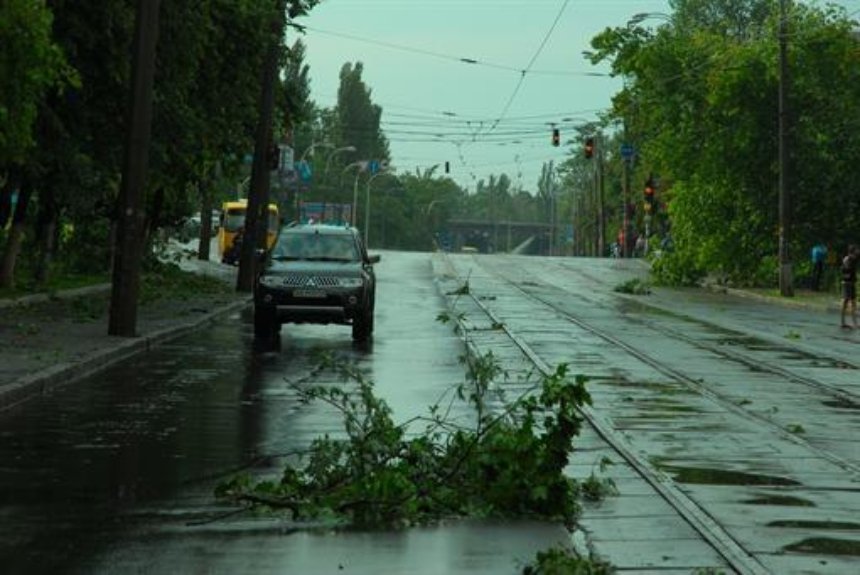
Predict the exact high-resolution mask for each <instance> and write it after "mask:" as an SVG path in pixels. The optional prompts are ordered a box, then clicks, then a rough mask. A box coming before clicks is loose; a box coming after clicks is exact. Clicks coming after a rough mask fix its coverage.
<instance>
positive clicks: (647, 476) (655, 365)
mask: <svg viewBox="0 0 860 575" xmlns="http://www.w3.org/2000/svg"><path fill="white" fill-rule="evenodd" d="M473 262H474V264H475V265H476V266H479V267H480V269H481V270H483V271H484V272H485V273H488V274H491V275H492V276H493V277H494V278H496V279H497V280H499V281H501V282H503V285H504V286H507V287H508V288H510V289H512V290H514V291H515V292H516V293H518V294H520V295H522V296H525V297H526V298H527V299H529V300H530V301H532V302H535V303H537V304H538V305H540V306H543V307H545V308H547V309H550V310H552V312H553V313H554V314H555V315H556V316H558V317H559V318H561V319H563V321H564V322H567V323H569V324H570V325H573V326H576V328H578V329H579V330H583V331H585V332H588V333H590V334H591V335H592V336H594V337H596V338H599V339H600V340H602V341H604V342H605V343H607V344H609V345H610V346H612V347H613V348H615V349H618V350H619V351H622V352H623V353H624V354H626V355H628V356H630V357H633V358H635V359H636V360H638V361H640V362H642V363H643V364H646V365H648V366H650V367H651V368H652V369H654V370H655V371H657V372H659V373H660V374H662V375H663V376H665V377H667V378H669V379H671V380H672V381H675V382H678V383H680V384H682V385H684V386H686V387H687V388H689V389H690V390H691V391H693V392H695V393H697V394H699V395H701V396H702V397H704V398H706V399H707V400H709V401H711V402H713V403H714V404H716V405H719V406H720V408H722V409H723V410H725V412H727V413H729V414H731V416H732V417H738V418H742V419H743V420H744V421H746V422H749V423H751V424H753V425H756V426H759V427H763V428H765V429H766V433H767V434H769V435H770V436H772V437H776V438H779V440H782V441H785V442H788V443H790V444H792V445H794V446H796V447H798V448H800V449H802V450H805V451H808V452H810V453H812V454H814V455H815V456H816V457H818V458H821V459H823V460H826V461H827V462H829V463H830V464H832V465H834V466H836V467H837V468H839V469H841V470H842V471H843V472H845V473H847V474H849V475H853V476H854V481H857V475H858V474H860V465H858V464H857V463H855V462H853V461H848V460H846V459H845V458H843V457H840V456H839V455H836V454H834V453H832V452H830V451H828V450H826V449H822V448H819V447H817V446H815V445H812V444H811V443H809V442H808V441H806V440H805V439H804V438H802V437H799V436H798V435H797V434H794V433H790V432H788V431H787V430H786V429H784V428H783V427H781V426H780V425H778V424H776V423H775V422H773V421H772V420H770V419H769V418H767V417H764V416H762V415H761V414H759V413H756V412H754V411H751V410H748V409H745V408H744V406H742V405H738V404H737V402H736V401H734V400H733V399H732V398H730V397H726V396H724V395H722V394H720V393H718V392H715V391H714V390H712V389H710V388H709V387H708V386H707V385H705V384H703V383H702V381H700V379H699V378H696V377H694V376H691V375H689V374H686V373H684V372H683V371H681V370H679V369H676V368H674V367H672V366H669V365H667V364H666V363H665V362H662V361H660V360H659V359H656V358H654V357H652V356H651V355H649V354H648V353H647V352H645V351H643V350H641V349H637V348H636V347H635V346H634V345H631V344H630V343H627V342H625V341H622V340H621V339H620V338H618V337H615V336H614V335H612V334H610V333H608V332H606V331H605V330H603V329H600V328H598V327H596V326H594V325H591V324H590V323H589V322H586V321H584V320H583V319H581V318H577V317H575V316H574V315H573V314H571V313H570V312H569V311H568V310H567V309H564V308H563V307H561V306H559V305H557V304H555V303H554V302H552V301H549V300H548V299H547V298H545V297H542V296H541V295H539V294H537V293H535V292H536V291H539V290H540V289H542V288H547V287H549V288H553V289H560V290H562V291H567V290H566V289H565V288H564V287H561V286H558V285H554V284H552V283H538V282H535V281H534V278H533V277H532V278H531V281H530V282H528V286H529V287H528V289H527V288H526V287H523V286H522V285H520V283H518V282H517V281H516V280H515V279H511V278H510V277H508V276H506V275H504V274H502V273H500V272H499V271H498V270H496V269H494V268H493V267H491V266H488V265H485V263H484V262H482V261H481V260H480V258H473ZM452 269H453V266H452ZM458 277H460V276H458ZM461 279H462V277H461ZM494 285H495V286H496V287H498V284H494ZM532 287H534V288H536V289H532ZM576 295H577V296H578V297H579V298H581V299H582V300H584V301H586V302H588V304H590V305H592V306H594V305H605V300H604V301H603V302H601V301H599V300H598V299H596V298H589V297H587V296H583V295H582V294H581V293H579V294H576ZM468 296H469V298H470V300H471V301H472V302H473V304H474V305H475V306H476V307H477V308H479V309H480V310H481V311H482V313H484V314H485V315H486V316H487V318H489V321H490V322H491V324H492V325H493V326H498V328H500V329H501V331H502V332H503V333H504V334H505V335H506V337H507V338H509V339H510V341H512V342H513V343H514V344H515V345H516V347H517V348H518V349H519V350H521V352H522V354H523V355H524V356H525V357H527V358H528V359H529V361H530V362H531V363H532V364H533V365H534V366H535V367H536V368H537V369H538V370H539V371H540V372H541V373H543V374H549V373H550V372H551V371H552V368H551V366H550V362H549V361H548V360H547V359H545V358H544V357H542V356H541V354H540V353H539V352H538V351H536V350H535V348H534V346H533V345H531V344H530V343H529V341H528V336H523V335H521V334H519V333H517V330H516V328H514V327H512V326H511V325H510V324H509V323H508V322H507V321H506V320H505V318H503V317H501V316H499V315H498V314H497V313H495V312H494V311H493V309H491V306H490V305H489V304H488V301H489V302H492V301H494V299H495V298H486V297H481V296H480V295H479V294H477V293H473V292H471V291H469V292H468ZM636 323H637V325H641V326H642V327H643V328H648V329H653V330H655V331H657V332H658V333H660V334H661V335H663V336H664V337H669V338H675V339H678V340H680V341H684V342H685V343H686V344H687V345H691V346H693V347H696V348H698V349H700V350H702V351H707V352H710V353H714V354H716V355H719V356H720V357H722V358H725V359H730V360H732V361H735V362H738V363H741V364H745V365H748V366H750V367H753V365H752V364H753V363H754V364H755V365H754V366H755V367H756V368H757V369H759V370H761V369H768V370H769V372H770V373H771V374H773V375H775V376H779V377H784V378H787V379H790V380H792V381H794V382H795V383H798V384H801V385H807V386H809V387H810V388H813V389H815V390H817V391H820V392H825V393H828V394H830V395H831V396H832V397H835V398H837V399H838V400H839V401H842V402H851V403H853V402H856V396H855V395H854V394H852V393H850V392H846V391H845V390H841V389H838V388H834V387H833V386H830V385H828V384H826V383H824V382H818V381H816V380H814V379H813V378H809V377H806V376H802V375H799V374H796V373H792V372H791V371H789V370H786V369H783V368H779V367H778V366H774V365H768V366H764V367H763V366H762V364H761V362H757V361H755V360H753V359H750V358H745V357H743V356H742V355H741V354H735V353H732V352H729V351H728V350H724V349H719V348H718V347H717V346H712V345H707V344H701V345H699V344H700V343H701V342H697V341H696V340H695V339H694V338H691V337H689V336H687V335H685V334H683V333H680V332H678V331H677V330H673V329H671V328H667V327H666V326H660V325H657V324H652V323H650V322H648V321H645V320H636ZM721 329H724V328H721ZM582 416H583V417H584V419H585V420H586V421H587V422H588V423H589V425H590V426H591V427H592V428H593V429H594V430H595V431H596V432H597V434H598V435H599V436H600V437H601V438H602V439H603V440H604V441H605V442H607V444H609V446H610V447H611V448H612V449H613V450H614V451H615V453H617V454H618V456H619V457H620V458H621V459H622V460H624V461H625V462H627V463H628V464H629V465H630V466H631V467H632V468H633V469H634V470H635V471H636V472H637V473H638V474H639V475H640V476H641V477H642V478H643V479H644V480H645V481H646V482H647V483H648V484H649V485H651V486H652V488H653V489H654V490H655V491H656V492H657V493H658V494H659V495H660V497H662V498H663V499H664V500H665V501H666V502H667V503H668V504H669V505H670V506H671V507H672V508H673V509H674V510H675V511H676V512H677V513H678V515H679V516H680V517H682V518H683V519H684V521H686V522H687V523H688V524H689V525H690V526H691V527H692V528H693V529H694V530H695V531H696V532H697V533H698V534H699V535H700V536H701V537H702V539H703V540H705V541H706V542H707V543H708V544H709V545H710V546H711V547H712V548H713V549H714V550H715V551H716V552H717V553H718V554H719V555H720V556H721V557H722V558H724V559H725V561H726V562H727V564H728V565H729V566H730V567H731V569H733V570H735V571H736V572H737V573H774V572H776V571H773V570H771V569H769V568H768V567H767V566H766V565H765V564H764V563H762V561H760V560H759V558H758V557H757V554H756V553H755V552H753V551H751V550H750V549H748V548H747V547H746V546H745V545H744V543H743V542H742V541H739V540H738V538H737V537H736V536H735V535H734V534H733V533H732V531H731V529H727V528H726V527H725V526H724V525H723V524H722V523H721V521H720V520H719V518H718V517H717V516H715V515H714V514H712V512H711V511H710V510H709V509H708V507H707V506H703V505H702V504H700V502H698V501H697V500H696V499H695V498H694V497H692V496H690V495H689V494H688V493H687V492H686V491H685V490H684V489H682V488H680V487H679V486H678V485H677V484H676V483H674V482H672V481H667V478H666V477H665V475H663V474H662V473H661V472H660V471H659V470H657V469H655V468H654V467H653V466H652V464H651V462H649V461H648V460H647V459H646V458H644V457H642V456H641V455H640V454H638V453H637V452H636V451H635V450H634V449H633V448H632V446H631V445H630V444H629V442H628V441H627V439H626V438H625V437H624V436H623V434H621V433H619V432H618V431H617V430H616V429H614V428H613V426H612V425H611V422H608V421H606V420H605V419H604V418H602V417H600V416H599V415H598V414H596V413H595V412H594V410H592V409H590V408H587V407H586V408H584V409H583V410H582Z"/></svg>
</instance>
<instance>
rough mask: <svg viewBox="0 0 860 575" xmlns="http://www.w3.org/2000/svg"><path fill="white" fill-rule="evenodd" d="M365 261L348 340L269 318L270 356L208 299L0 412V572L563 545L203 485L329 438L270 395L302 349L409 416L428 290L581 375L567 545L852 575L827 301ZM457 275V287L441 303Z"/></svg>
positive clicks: (417, 391)
mask: <svg viewBox="0 0 860 575" xmlns="http://www.w3.org/2000/svg"><path fill="white" fill-rule="evenodd" d="M382 255H383V258H382V262H381V264H380V265H379V266H378V267H377V273H378V277H379V292H378V296H377V301H378V305H377V317H376V330H377V331H376V334H375V338H374V341H373V343H372V344H371V345H364V346H362V345H354V344H353V343H352V341H351V334H350V330H349V328H348V327H344V326H292V325H285V326H284V327H283V330H282V338H281V341H280V345H279V346H278V347H277V348H275V349H272V350H269V351H260V350H255V349H254V345H253V342H252V335H251V332H252V329H251V324H250V314H249V311H248V310H247V309H244V310H242V311H233V312H231V313H230V314H229V315H226V316H222V317H220V319H214V320H212V321H210V322H207V323H206V324H205V325H204V327H203V328H202V329H198V330H197V331H195V332H193V333H191V334H188V335H185V336H183V337H180V338H178V339H174V340H172V341H170V342H169V343H166V344H163V345H159V346H158V347H156V348H155V349H152V350H150V351H148V352H146V353H145V354H144V355H138V356H136V357H135V358H133V359H131V360H128V361H125V362H123V363H121V364H117V365H114V366H112V367H109V368H108V369H106V370H105V371H103V372H100V373H99V374H98V375H95V376H91V377H88V378H85V379H82V380H80V381H77V382H75V383H74V384H72V385H67V386H61V387H56V388H53V389H51V390H49V391H48V392H47V393H45V394H44V395H42V396H40V397H38V398H35V399H33V400H30V401H28V402H27V403H25V404H22V405H19V406H17V407H15V408H13V409H10V410H7V411H6V412H3V413H0V518H2V521H0V565H2V566H3V568H2V571H3V573H141V572H143V573H167V572H183V573H184V572H196V573H274V572H295V573H340V572H344V573H428V574H430V573H467V574H469V573H516V572H518V571H519V568H520V567H521V565H522V564H523V562H524V561H526V560H528V559H530V558H531V557H532V556H533V554H534V552H535V551H537V550H538V549H544V548H546V547H548V546H550V545H552V544H554V543H560V544H571V537H570V534H567V533H565V532H564V530H563V529H561V528H560V527H559V526H556V525H546V524H536V523H530V522H515V523H505V522H477V521H468V522H455V523H449V524H443V525H439V526H435V527H429V528H420V529H418V528H416V529H409V530H404V531H399V532H384V533H380V532H370V533H368V532H342V531H336V530H333V529H332V528H331V525H319V526H310V527H311V528H309V527H308V526H306V525H304V526H298V525H296V524H294V523H292V522H290V521H288V520H285V519H281V518H272V517H254V516H248V515H238V516H229V515H224V513H225V512H228V511H229V508H225V507H224V506H223V505H220V504H218V503H217V502H216V501H215V500H214V498H213V495H212V490H213V487H214V486H215V485H216V484H217V483H218V481H220V480H222V479H224V478H227V477H230V476H231V475H232V474H233V473H235V472H238V471H242V470H247V471H250V472H253V473H255V474H260V475H270V474H271V475H276V474H277V473H278V471H279V469H280V463H281V462H282V461H283V458H284V457H285V456H287V455H288V454H290V453H292V452H294V451H295V450H297V449H301V448H304V447H306V446H307V445H308V443H309V442H310V441H311V440H313V439H314V438H315V437H317V436H319V435H320V434H325V433H332V434H336V433H337V432H338V429H339V425H340V424H339V419H338V417H337V414H335V413H333V412H332V410H331V409H328V408H326V407H324V406H322V405H318V404H311V405H304V404H302V403H301V402H300V401H299V398H298V396H297V393H296V392H295V390H294V388H293V384H295V383H296V382H300V381H306V380H307V378H308V377H310V374H312V373H313V372H314V368H315V366H316V365H317V360H316V359H315V358H316V354H317V353H319V352H332V353H336V354H339V355H341V356H342V357H344V358H345V359H348V360H350V361H355V362H357V364H358V365H359V366H360V367H361V368H362V369H364V370H366V371H367V373H368V375H369V377H370V379H372V380H373V381H375V382H376V389H377V392H378V393H379V395H380V396H382V397H383V398H384V399H386V401H388V403H389V404H390V405H391V407H392V408H393V411H394V415H395V418H396V419H398V420H399V421H405V420H407V419H409V418H411V417H413V416H415V415H419V414H423V413H426V411H425V410H426V408H427V406H428V405H430V404H432V403H434V402H436V401H437V400H438V398H439V396H440V394H441V393H443V392H444V391H445V390H447V389H449V388H450V387H451V386H452V385H454V384H456V383H459V382H460V381H462V379H463V377H464V376H463V370H462V366H461V365H460V364H459V361H458V357H459V356H460V355H461V354H462V353H463V350H464V347H463V342H462V340H461V338H460V337H459V336H458V335H456V334H455V333H454V332H453V330H452V328H451V326H446V325H443V324H441V323H439V322H438V321H436V317H437V315H438V314H439V313H440V312H441V311H444V310H446V309H447V306H448V305H451V306H453V309H455V310H456V311H458V312H463V313H464V314H465V315H464V321H465V323H464V326H465V328H466V337H467V338H468V340H469V343H470V345H473V346H475V348H476V349H478V350H490V349H492V350H493V352H494V354H496V356H497V357H498V358H500V359H501V360H502V361H504V362H505V366H506V367H507V368H508V369H509V372H510V373H511V374H512V376H516V375H524V374H525V373H526V372H528V371H530V370H531V369H533V363H532V362H531V360H530V359H529V358H527V357H526V356H525V355H524V354H523V350H522V348H521V347H518V345H517V344H516V343H515V342H514V341H513V340H512V339H511V338H510V337H509V336H508V334H507V333H506V332H505V331H504V330H501V329H499V325H498V324H497V323H496V322H494V320H491V319H489V318H488V316H486V314H484V312H483V311H482V309H481V307H480V306H485V307H487V308H490V309H491V310H492V311H493V312H494V313H496V314H498V318H500V320H501V322H502V323H503V324H504V325H505V327H506V328H508V329H509V330H511V331H512V332H515V334H516V335H517V337H518V338H519V339H520V343H522V344H523V345H526V346H528V348H529V349H530V350H531V353H533V354H534V357H535V358H539V359H540V360H541V361H544V362H546V363H547V364H555V363H558V362H562V361H563V362H569V363H570V364H571V367H572V371H573V372H574V373H584V374H586V375H588V376H589V377H590V378H591V382H590V383H589V389H590V391H591V394H592V397H593V399H594V406H593V408H592V409H591V415H592V416H593V418H594V421H595V425H594V426H592V427H589V428H587V429H585V430H584V432H583V434H582V436H581V437H579V438H578V439H577V440H576V442H575V454H574V457H573V459H572V462H571V465H570V467H569V468H568V470H567V471H568V472H569V473H570V475H572V476H573V477H576V478H578V479H580V480H582V479H586V478H588V477H589V476H591V475H594V476H595V477H597V478H599V479H611V480H612V481H613V482H614V484H615V486H616V488H617V491H618V494H617V495H616V496H610V497H607V498H606V499H604V500H603V501H601V502H599V503H588V504H586V505H585V507H584V513H583V517H582V524H581V527H582V530H583V532H582V533H578V534H577V535H576V539H577V541H578V546H579V547H590V548H591V549H593V550H594V551H595V552H597V553H598V554H599V555H601V556H603V557H606V558H608V559H610V560H611V561H612V562H613V563H614V564H615V565H616V566H618V567H619V569H621V570H622V572H624V573H636V574H639V575H644V574H646V573H665V574H677V573H694V572H696V570H699V571H698V573H703V572H707V571H701V570H702V569H711V570H712V571H710V572H713V573H716V572H721V571H722V572H725V573H733V572H742V573H774V574H778V575H782V574H792V573H815V574H818V573H821V574H830V573H833V574H846V575H847V574H854V573H856V572H857V569H856V564H857V562H858V559H860V525H858V523H860V522H858V520H857V519H856V518H857V517H860V481H858V468H860V453H858V447H857V443H856V440H855V438H856V437H857V436H858V434H857V431H858V427H860V418H858V414H860V411H858V409H857V407H856V405H857V402H856V398H857V394H858V387H857V386H858V385H860V378H858V377H857V376H856V374H857V369H858V367H857V365H858V357H857V350H858V344H860V334H857V333H844V332H841V331H840V330H839V329H838V327H836V325H837V322H838V313H837V314H836V315H835V316H834V314H833V313H832V312H825V311H821V310H808V309H803V308H786V307H780V306H773V305H770V304H767V303H765V302H762V301H758V300H752V299H745V298H738V297H734V296H732V295H731V294H714V293H707V292H702V291H701V290H662V289H656V290H655V291H654V293H653V294H651V295H649V296H625V295H623V294H618V293H615V292H614V291H613V289H612V288H613V287H614V286H615V285H617V284H618V283H620V282H621V281H623V280H626V279H629V278H630V277H637V276H639V277H644V274H645V273H646V270H645V268H644V267H643V266H641V262H635V261H613V260H575V259H562V258H526V257H513V256H502V255H498V256H470V255H454V256H453V257H450V258H445V257H443V256H441V255H439V254H436V255H433V254H404V253H387V252H383V253H382ZM211 271H212V273H229V272H230V268H222V267H219V266H214V267H213V268H212V270H211ZM466 277H468V278H469V284H470V292H471V293H472V295H475V296H476V299H474V300H472V301H471V302H470V300H469V298H464V297H462V296H451V295H449V296H448V297H447V298H446V297H444V294H445V293H451V292H453V291H454V290H455V289H456V288H457V287H459V286H460V285H462V282H463V281H464V278H466ZM505 278H507V280H506V279H505ZM437 284H438V285H437ZM446 299H447V303H446ZM237 309H238V308H237ZM314 383H340V382H333V381H330V380H328V381H327V380H326V379H315V380H314ZM505 385H506V386H507V387H508V388H510V389H511V390H514V389H516V388H517V385H519V384H518V383H517V381H516V379H515V378H514V379H512V380H511V381H508V382H506V383H505ZM458 414H459V415H460V416H461V417H462V418H464V419H466V418H469V417H470V415H471V414H470V413H468V411H467V410H465V409H463V410H462V411H461V412H458ZM613 444H615V446H613ZM619 448H620V451H619ZM605 462H611V463H612V465H609V466H604V465H603V463H605ZM679 508H681V510H682V511H684V512H679ZM685 513H686V515H685ZM583 533H585V534H586V536H585V537H583ZM703 533H704V535H703Z"/></svg>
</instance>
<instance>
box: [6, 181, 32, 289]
mask: <svg viewBox="0 0 860 575" xmlns="http://www.w3.org/2000/svg"><path fill="white" fill-rule="evenodd" d="M29 203H30V186H29V184H28V183H25V184H24V185H23V186H21V189H20V192H19V195H18V203H17V204H16V206H15V213H14V215H13V216H12V229H11V230H9V238H8V239H7V240H6V249H5V251H4V252H3V261H2V262H1V263H0V288H12V287H14V286H15V265H16V264H17V262H18V254H19V253H20V251H21V243H22V242H23V241H24V229H25V226H26V215H27V204H29Z"/></svg>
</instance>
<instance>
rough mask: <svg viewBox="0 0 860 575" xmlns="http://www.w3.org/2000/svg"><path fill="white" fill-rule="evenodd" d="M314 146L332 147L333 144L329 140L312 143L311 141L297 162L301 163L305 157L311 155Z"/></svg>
mask: <svg viewBox="0 0 860 575" xmlns="http://www.w3.org/2000/svg"><path fill="white" fill-rule="evenodd" d="M315 148H334V144H332V143H331V142H314V143H312V144H311V145H310V146H308V147H307V149H306V150H305V151H304V152H303V153H302V155H301V157H300V158H299V163H300V164H301V163H302V162H304V161H305V158H306V157H308V156H313V155H314V149H315Z"/></svg>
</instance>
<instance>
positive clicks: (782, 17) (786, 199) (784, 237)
mask: <svg viewBox="0 0 860 575" xmlns="http://www.w3.org/2000/svg"><path fill="white" fill-rule="evenodd" d="M789 9H790V0H780V2H779V293H780V294H781V295H783V296H786V297H791V296H793V295H794V286H793V285H792V284H793V282H792V265H791V254H790V253H789V241H790V237H791V196H790V190H789V169H790V167H791V166H790V162H791V160H790V157H791V152H790V133H791V116H790V109H789V102H788V94H789V87H790V86H789V82H790V75H789V70H788V12H789Z"/></svg>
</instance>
